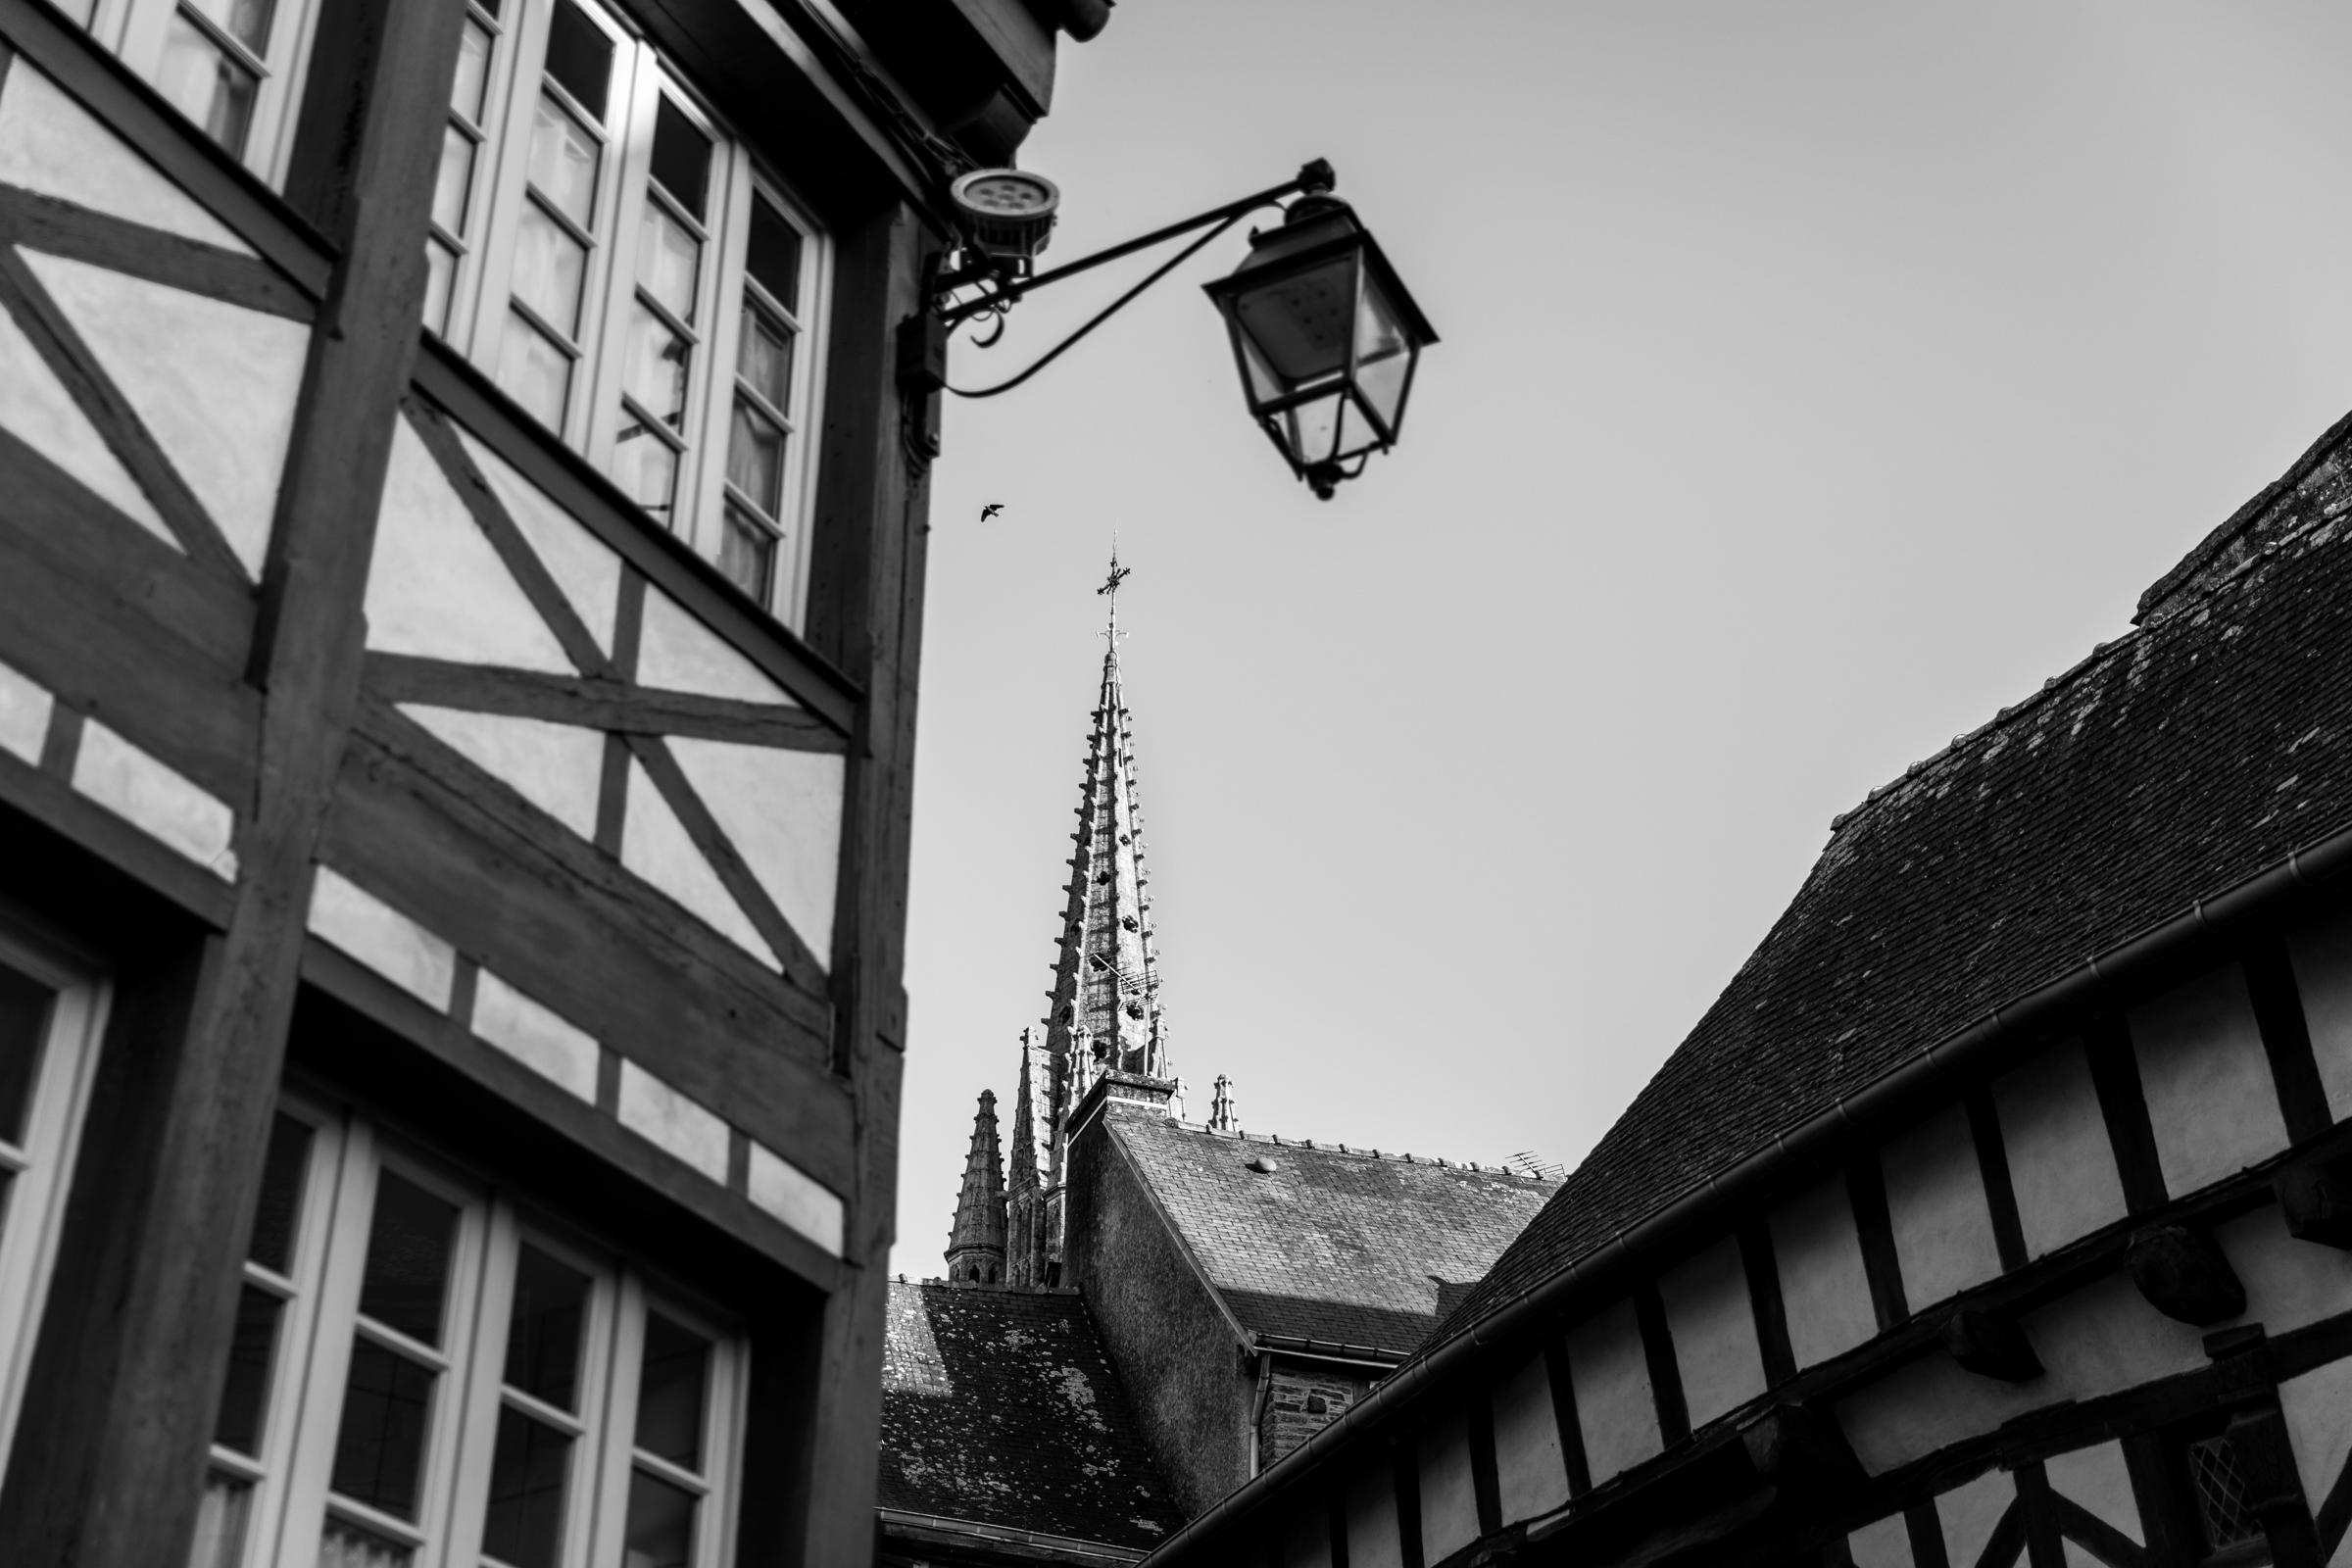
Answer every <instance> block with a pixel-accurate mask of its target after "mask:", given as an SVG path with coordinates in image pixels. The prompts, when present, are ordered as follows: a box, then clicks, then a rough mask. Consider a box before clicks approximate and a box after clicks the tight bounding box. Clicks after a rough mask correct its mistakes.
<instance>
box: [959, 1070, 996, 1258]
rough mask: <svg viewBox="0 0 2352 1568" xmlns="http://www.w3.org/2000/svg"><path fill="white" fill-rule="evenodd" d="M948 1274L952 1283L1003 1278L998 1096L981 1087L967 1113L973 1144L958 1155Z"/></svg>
mask: <svg viewBox="0 0 2352 1568" xmlns="http://www.w3.org/2000/svg"><path fill="white" fill-rule="evenodd" d="M947 1258H948V1278H949V1279H950V1280H953V1281H955V1282H956V1283H957V1284H964V1283H971V1284H977V1285H997V1284H1002V1283H1003V1282H1004V1279H1005V1162H1004V1160H1003V1158H1002V1157H1001V1156H1000V1155H999V1154H998V1152H997V1096H996V1092H995V1091H994V1090H990V1089H983V1090H981V1091H980V1108H979V1109H978V1110H976V1111H974V1112H973V1113H972V1147H971V1151H970V1152H969V1153H967V1154H966V1155H965V1156H964V1161H963V1190H962V1191H961V1192H960V1193H958V1194H957V1195H956V1224H955V1226H954V1228H953V1229H951V1230H950V1231H949V1233H948V1251H947Z"/></svg>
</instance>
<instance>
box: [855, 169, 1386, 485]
mask: <svg viewBox="0 0 2352 1568" xmlns="http://www.w3.org/2000/svg"><path fill="white" fill-rule="evenodd" d="M1338 182H1339V177H1338V175H1336V174H1335V173H1333V172H1332V168H1331V165H1330V164H1329V163H1327V162H1325V161H1324V160H1322V159H1320V158H1318V159H1315V160H1314V161H1312V162H1311V163H1307V164H1304V165H1301V166H1300V167H1299V172H1298V174H1297V175H1296V176H1295V177H1293V178H1291V179H1287V180H1285V181H1283V182H1282V183H1281V184H1279V185H1272V186H1268V187H1267V188H1266V189H1264V190H1261V191H1257V192H1255V193H1253V194H1251V195H1249V196H1245V197H1243V198H1241V199H1240V200H1239V201H1233V202H1227V203H1226V204H1225V205H1224V206H1222V207H1215V208H1211V209H1210V210H1209V211H1207V212H1205V213H1198V214H1196V215H1194V216H1193V217H1191V218H1188V219H1185V220H1184V221H1182V222H1176V223H1170V224H1168V225H1167V226H1166V227H1164V228H1155V229H1153V230H1152V232H1151V233H1149V234H1143V235H1139V236H1138V237H1136V238H1134V239H1131V240H1127V241H1125V242H1124V243H1122V244H1118V245H1113V246H1110V247H1109V248H1107V249H1105V250H1100V251H1096V252H1095V253H1094V254H1093V255H1091V256H1082V257H1080V258H1079V259H1078V260H1077V261H1074V262H1070V263H1068V264H1066V265H1064V266H1061V267H1056V268H1054V269H1052V270H1048V271H1043V272H1038V273H1036V274H1034V275H1031V276H1021V275H1019V274H1018V273H1016V272H1015V271H1013V270H1011V269H1010V268H1008V267H1007V266H1005V263H1004V262H1003V261H1002V260H1001V259H1000V258H997V257H994V256H989V255H987V254H986V253H984V252H982V251H980V250H979V248H978V247H977V246H967V247H966V249H965V251H964V254H965V255H967V256H969V257H971V258H972V260H971V261H970V262H968V263H967V264H966V265H964V266H962V267H959V268H957V269H956V270H954V271H952V272H949V271H941V270H938V262H937V260H936V259H934V261H933V263H932V270H931V271H930V273H929V275H928V276H926V278H925V279H924V292H925V294H926V295H927V296H928V297H929V299H930V308H929V309H927V310H925V311H924V312H922V313H921V314H919V315H917V316H913V317H909V318H908V319H907V320H906V321H905V322H904V323H902V324H901V326H900V329H899V379H900V382H901V384H902V385H904V386H906V387H907V389H908V390H909V391H915V392H920V393H922V394H925V395H926V397H927V395H928V394H930V393H934V392H953V393H954V394H955V395H956V396H957V397H959V398H993V397H995V396H997V395H998V394H999V393H1003V392H1009V391H1011V390H1012V389H1013V388H1014V387H1016V386H1019V385H1021V384H1022V383H1023V382H1025V381H1027V380H1028V379H1029V378H1030V377H1032V376H1034V375H1036V374H1037V373H1038V372H1039V371H1040V370H1043V369H1044V368H1046V367H1047V366H1049V365H1052V364H1053V363H1054V361H1055V360H1057V359H1059V358H1061V356H1062V355H1064V354H1065V353H1067V352H1069V351H1070V350H1071V349H1073V348H1075V347H1076V346H1077V345H1078V344H1079V342H1080V341H1081V340H1083V339H1084V338H1085V337H1086V336H1087V335H1088V334H1089V333H1091V332H1093V331H1094V330H1095V328H1096V327H1098V326H1101V325H1102V324H1103V322H1104V321H1107V320H1109V319H1111V318H1112V317H1113V316H1116V315H1117V314H1118V313H1119V312H1120V311H1122V310H1125V309H1126V308H1127V306H1128V305H1130V304H1132V303H1133V302H1134V300H1135V299H1136V297H1137V296H1138V295H1140V294H1142V293H1143V292H1144V291H1145V290H1146V289H1148V288H1150V287H1151V286H1152V284H1154V283H1156V282H1158V281H1159V280H1160V279H1161V278H1163V277H1165V276H1167V275H1168V274H1169V273H1170V272H1172V271H1174V270H1176V269H1177V268H1178V267H1180V266H1182V265H1183V264H1184V263H1185V262H1186V261H1187V260H1189V259H1190V258H1192V257H1193V256H1195V255H1197V254H1199V253H1200V251H1201V248H1202V247H1203V246H1205V245H1207V244H1208V243H1209V242H1210V241H1211V240H1213V239H1215V238H1216V237H1217V236H1218V235H1220V234H1222V233H1224V232H1225V231H1226V230H1227V229H1230V228H1231V227H1233V225H1234V224H1236V223H1238V222H1240V221H1242V220H1243V219H1245V218H1247V217H1249V216H1250V214H1251V213H1254V212H1257V211H1259V210H1260V209H1262V208H1267V207H1274V206H1278V205H1279V204H1280V203H1281V201H1282V200H1283V198H1285V197H1287V196H1299V195H1304V194H1307V193H1310V192H1324V191H1329V190H1331V189H1332V188H1333V187H1334V186H1335V185H1336V184H1338ZM1196 229H1206V230H1207V232H1206V233H1203V234H1201V236H1200V238H1198V239H1196V240H1194V241H1193V242H1192V243H1191V244H1190V245H1187V246H1186V247H1185V248H1184V249H1182V250H1180V251H1178V252H1177V253H1176V254H1175V255H1174V256H1172V257H1170V258H1169V259H1168V260H1167V261H1165V262H1163V263H1161V264H1160V266H1158V267H1157V268H1155V269H1153V270H1152V272H1151V273H1150V274H1149V275H1148V276H1146V277H1145V278H1144V280H1143V281H1142V282H1140V283H1137V284H1136V285H1135V286H1134V287H1133V288H1130V289H1128V290H1127V291H1126V292H1125V293H1124V294H1121V295H1120V296H1119V297H1118V298H1117V299H1115V300H1112V301H1111V302H1110V303H1109V304H1108V305H1106V306H1104V307H1103V309H1102V310H1100V311H1098V312H1096V313H1095V314H1094V315H1093V316H1092V317H1090V318H1089V319H1087V321H1086V322H1085V324H1084V325H1082V326H1080V327H1079V328H1078V329H1077V330H1076V331H1074V332H1072V333H1071V334H1070V335H1069V336H1067V337H1065V338H1063V339H1062V340H1061V341H1060V342H1059V343H1056V344H1054V347H1052V348H1051V349H1048V350H1047V351H1046V352H1045V353H1044V354H1042V355H1040V356H1039V357H1038V358H1037V360H1036V361H1034V362H1033V363H1032V364H1030V365H1029V367H1028V368H1025V369H1023V370H1021V371H1019V372H1018V373H1017V374H1014V375H1013V376H1011V377H1009V378H1008V379H1006V380H1004V381H1000V382H998V383H997V384H996V385H995V386H985V387H974V388H969V389H967V388H964V387H958V386H950V385H948V377H947V358H948V355H947V345H948V338H949V337H950V336H951V335H952V334H953V333H954V332H955V330H956V327H958V326H960V325H962V324H963V323H964V322H966V321H970V320H974V319H978V318H981V317H984V316H994V317H995V318H996V321H995V324H994V326H993V328H992V329H990V330H989V331H988V332H987V334H986V335H985V336H981V337H975V338H974V339H973V343H974V344H975V346H977V347H980V348H990V347H993V346H994V345H995V344H996V343H997V341H998V340H999V339H1001V338H1002V337H1003V336H1004V335H1005V314H1006V313H1007V312H1008V311H1010V310H1011V308H1012V307H1013V306H1014V305H1016V304H1018V303H1019V302H1020V301H1021V300H1023V299H1025V298H1026V297H1027V296H1029V295H1030V294H1032V293H1034V292H1035V291H1037V290H1038V289H1041V288H1044V287H1045V286H1046V285H1048V284H1049V283H1058V282H1061V281H1062V280H1063V279H1065V278H1071V277H1075V276H1077V275H1078V274H1079V273H1081V272H1087V271H1092V270H1094V269H1096V268H1098V267H1101V266H1103V264H1104V263H1105V262H1115V261H1117V260H1119V259H1120V258H1121V257H1126V256H1132V255H1134V254H1135V253H1136V252H1138V251H1142V250H1149V249H1150V248H1151V247H1152V246H1154V245H1158V244H1161V243H1164V242H1165V241H1167V240H1171V239H1176V238H1178V237H1180V236H1182V235H1185V234H1190V233H1192V232H1193V231H1195V230H1196ZM966 289H977V290H979V292H978V293H977V294H974V295H971V296H969V297H966V298H962V299H958V298H957V297H956V296H957V295H958V294H960V293H961V292H962V291H963V290H966ZM931 424H932V431H931V434H930V436H929V446H930V453H929V455H931V456H936V455H937V451H938V437H937V432H936V416H935V415H934V416H933V417H932V418H931Z"/></svg>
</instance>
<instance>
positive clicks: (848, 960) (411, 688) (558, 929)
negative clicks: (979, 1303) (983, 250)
mask: <svg viewBox="0 0 2352 1568" xmlns="http://www.w3.org/2000/svg"><path fill="white" fill-rule="evenodd" d="M1105 16H1106V10H1105V7H1104V6H1103V3H1102V0H900V3H897V4H894V5H891V6H887V7H886V6H880V5H873V4H865V3H861V0H841V3H840V4H839V5H836V4H834V3H832V0H343V3H339V4H332V5H330V4H325V3H322V0H66V3H65V4H63V5H62V6H53V5H49V4H44V3H41V0H0V846H4V847H5V851H4V853H0V1202H4V1203H5V1207H4V1209H0V1562H7V1563H10V1564H24V1565H27V1568H29V1565H33V1564H63V1563H74V1564H79V1565H82V1568H102V1565H103V1568H159V1565H160V1568H172V1565H176V1564H180V1563H193V1564H197V1565H202V1568H271V1565H288V1568H291V1565H296V1564H300V1565H303V1568H309V1565H312V1564H331V1565H335V1568H363V1565H365V1568H395V1565H398V1568H441V1565H452V1568H455V1565H461V1564H462V1565H465V1568H473V1565H475V1564H483V1563H497V1564H505V1565H508V1568H553V1565H565V1568H586V1565H591V1564H593V1565H598V1568H617V1565H620V1564H624V1563H625V1564H627V1565H629V1568H654V1565H661V1568H688V1565H692V1568H719V1565H722V1564H728V1565H732V1564H753V1563H759V1564H784V1563H802V1562H808V1563H822V1564H827V1565H831V1564H845V1563H857V1562H861V1561H864V1560H866V1558H867V1557H868V1556H869V1555H870V1552H871V1548H872V1541H873V1525H872V1513H871V1508H872V1497H873V1482H874V1467H875V1437H876V1432H877V1424H878V1420H879V1415H878V1389H879V1384H880V1373H881V1362H882V1346H883V1315H884V1305H885V1283H884V1280H883V1276H882V1265H883V1262H884V1259H885V1255H886V1250H887V1247H888V1244H889V1242H890V1239H891V1215H892V1210H893V1201H894V1192H893V1183H894V1166H895V1145H894V1139H895V1132H896V1125H897V1119H898V1108H897V1106H898V1082H899V1072H900V1055H901V1052H902V1050H903V1047H904V1044H905V1040H906V1028H907V1023H906V1008H905V1001H904V992H903V990H902V988H901V983H900V968H901V955H902V931H903V925H904V901H905V890H906V862H907V811H908V798H909V780H910V771H909V770H910V767H911V759H912V737H913V723H914V697H915V673H916V662H917V646H918V635H919V626H920V608H921V600H922V584H923V528H924V513H925V507H926V504H927V503H926V495H927V492H926V473H927V467H926V465H927V463H928V461H929V459H930V457H931V455H932V453H933V452H934V451H935V449H936V438H935V430H936V424H935V421H934V418H933V417H932V411H931V409H930V407H929V406H928V403H927V402H926V398H927V397H928V396H929V395H930V394H928V393H927V392H925V391H924V390H922V389H921V388H919V387H918V388H916V389H915V390H914V391H912V392H908V393H902V391H901V389H900V383H899V380H898V376H897V371H896V367H895V344H896V340H897V338H898V335H899V328H900V326H901V324H902V322H903V321H905V320H906V319H908V318H909V317H913V316H917V315H919V314H920V313H922V312H923V311H924V310H925V309H926V307H927V306H928V304H929V301H928V300H927V299H926V298H925V289H926V287H927V285H928V278H929V276H930V273H929V272H928V271H927V270H926V268H927V262H928V260H929V258H930V257H932V256H933V254H934V253H936V252H938V251H939V250H941V249H942V248H943V247H945V246H949V245H952V244H953V243H954V241H955V234H956V231H955V229H954V226H953V221H952V219H951V217H950V208H949V205H948V201H947V186H948V183H949V182H950V181H951V180H952V179H953V178H954V177H955V176H956V175H957V174H959V173H960V172H964V171H966V170H968V169H970V168H972V167H974V166H975V165H978V164H1000V163H1003V162H1005V161H1007V160H1008V159H1009V158H1010V157H1011V156H1012V153H1013V149H1014V148H1015V146H1016V145H1017V144H1018V143H1019V141H1020V140H1021V138H1022V136H1023V134H1024V133H1025V132H1026V131H1027V129H1028V128H1029V126H1030V125H1031V123H1033V122H1035V121H1036V120H1037V119H1038V118H1039V117H1040V116H1041V115H1043V114H1044V112H1045V110H1046V107H1047V104H1048V102H1049V99H1050V95H1051V87H1052V81H1053V73H1054V51H1055V39H1056V33H1057V32H1067V33H1070V34H1072V35H1073V36H1077V37H1086V36H1091V35H1092V33H1093V32H1094V31H1095V30H1097V29H1098V28H1099V27H1100V26H1101V25H1103V21H1104V19H1105Z"/></svg>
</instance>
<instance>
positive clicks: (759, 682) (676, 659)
mask: <svg viewBox="0 0 2352 1568" xmlns="http://www.w3.org/2000/svg"><path fill="white" fill-rule="evenodd" d="M637 683H638V684H639V685H641V686H659V687H661V688H662V689H663V690H665V691H673V692H699V693H700V694H702V695H703V696H705V697H731V698H734V699H735V700H736V701H737V702H744V703H771V704H775V705H777V706H780V707H784V708H798V707H800V706H801V705H800V704H798V703H796V702H794V701H793V700H792V695H791V694H790V693H789V692H787V691H785V690H784V688H783V687H781V686H779V685H777V684H776V683H775V682H774V681H773V680H771V679H769V678H768V675H767V672H766V671H765V670H763V669H761V668H760V666H759V665H758V664H755V663H753V662H751V660H749V659H748V658H746V657H745V656H744V655H743V654H741V653H739V652H738V651H737V650H736V649H735V648H734V646H733V645H732V644H730V643H728V642H727V641H726V640H725V639H724V638H722V637H720V636H719V635H718V633H716V632H714V631H712V630H711V628H710V627H708V626H706V625H704V624H703V623H702V622H701V621H699V620H697V619H695V617H694V616H693V615H692V614H691V613H688V612H687V611H686V609H685V608H684V607H683V606H681V605H680V604H679V603H678V602H677V601H676V600H674V599H672V598H670V597H669V595H667V594H665V593H663V592H662V591H661V590H660V589H659V588H649V589H647V590H646V593H645V621H644V624H643V625H642V626H641V627H640V628H639V630H638V635H637Z"/></svg>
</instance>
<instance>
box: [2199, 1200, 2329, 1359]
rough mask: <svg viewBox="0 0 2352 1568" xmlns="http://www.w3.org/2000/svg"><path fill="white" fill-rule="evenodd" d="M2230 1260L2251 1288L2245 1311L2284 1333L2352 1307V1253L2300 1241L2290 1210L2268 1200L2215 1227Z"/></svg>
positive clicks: (2275, 1331)
mask: <svg viewBox="0 0 2352 1568" xmlns="http://www.w3.org/2000/svg"><path fill="white" fill-rule="evenodd" d="M2213 1239H2214V1240H2215V1241H2217V1242H2219V1243H2220V1244H2221V1247H2222V1251H2223V1252H2224V1253H2225V1254H2226V1255H2227V1256H2228V1257H2229V1266H2230V1267H2231V1268H2233V1269H2235V1270H2236V1271H2237V1278H2238V1281H2239V1283H2240V1284H2242V1285H2244V1286H2245V1288H2246V1317H2247V1319H2248V1320H2249V1321H2251V1322H2257V1323H2260V1324H2261V1325H2262V1326H2263V1327H2264V1328H2265V1329H2266V1330H2268V1331H2269V1332H2270V1333H2272V1334H2275V1335H2276V1334H2285V1333H2287V1332H2289V1331H2290V1330H2294V1329H2299V1328H2302V1327H2303V1326H2304V1325H2306V1324H2310V1323H2317V1322H2318V1321H2319V1320H2320V1319H2322V1318H2324V1317H2333V1316H2335V1315H2336V1314H2337V1313H2338V1312H2342V1311H2345V1310H2347V1309H2352V1253H2345V1252H2339V1251H2337V1250H2335V1249H2334V1248H2332V1247H2320V1246H2316V1245H2314V1244H2313V1243H2310V1242H2298V1241H2296V1240H2295V1239H2294V1238H2293V1237H2292V1236H2289V1235H2288V1234H2287V1231H2286V1216H2285V1215H2284V1214H2282V1213H2280V1212H2279V1211H2278V1208H2277V1207H2275V1206H2273V1205H2270V1204H2267V1203H2266V1204H2265V1205H2263V1206H2262V1207H2261V1208H2258V1209H2255V1210H2254V1211H2253V1212H2251V1213H2248V1214H2240V1215H2239V1216H2238V1217H2237V1218H2235V1219H2233V1220H2231V1221H2229V1223H2228V1224H2226V1225H2217V1226H2216V1227H2214V1231H2213Z"/></svg>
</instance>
